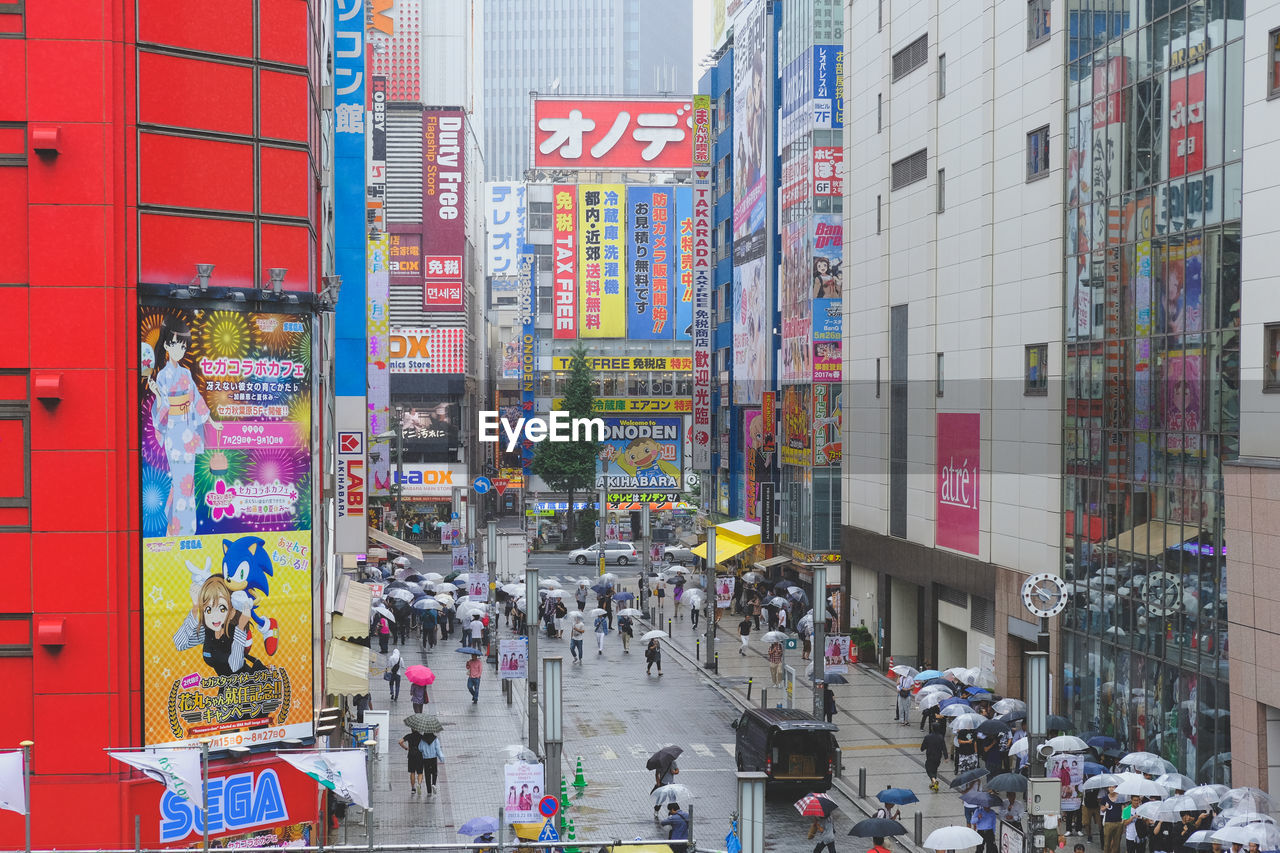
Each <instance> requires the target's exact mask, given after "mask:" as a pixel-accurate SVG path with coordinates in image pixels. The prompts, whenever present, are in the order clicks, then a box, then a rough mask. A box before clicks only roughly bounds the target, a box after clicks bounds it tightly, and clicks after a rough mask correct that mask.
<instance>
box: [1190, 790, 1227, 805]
mask: <svg viewBox="0 0 1280 853" xmlns="http://www.w3.org/2000/svg"><path fill="white" fill-rule="evenodd" d="M1225 787H1226V786H1224V785H1197V786H1196V787H1194V788H1188V789H1187V790H1186V791H1184V792H1183V793H1184V794H1185V795H1186V796H1188V797H1190V798H1191V799H1193V800H1195V801H1196V803H1198V804H1199V806H1200V808H1202V809H1203V808H1208V807H1209V806H1215V805H1217V804H1218V801H1219V800H1221V799H1222V795H1223V794H1225V793H1226V790H1225Z"/></svg>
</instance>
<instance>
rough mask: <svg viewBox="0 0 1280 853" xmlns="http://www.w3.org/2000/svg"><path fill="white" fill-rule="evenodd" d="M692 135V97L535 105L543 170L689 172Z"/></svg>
mask: <svg viewBox="0 0 1280 853" xmlns="http://www.w3.org/2000/svg"><path fill="white" fill-rule="evenodd" d="M692 136H693V106H692V104H690V103H689V100H688V99H687V98H679V99H675V100H670V99H668V100H643V101H637V100H605V99H583V98H569V99H562V98H537V99H536V100H534V102H533V165H534V166H535V167H538V168H542V169H688V168H689V165H690V155H691V153H692V147H691V143H690V139H691V137H692Z"/></svg>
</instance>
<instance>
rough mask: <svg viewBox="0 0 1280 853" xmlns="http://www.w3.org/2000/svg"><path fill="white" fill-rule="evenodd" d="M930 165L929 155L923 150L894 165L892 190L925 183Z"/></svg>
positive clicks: (891, 181)
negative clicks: (925, 175) (918, 182)
mask: <svg viewBox="0 0 1280 853" xmlns="http://www.w3.org/2000/svg"><path fill="white" fill-rule="evenodd" d="M928 163H929V155H928V154H927V153H926V152H925V150H924V149H923V148H922V149H920V150H919V151H917V152H916V153H914V154H911V155H909V156H907V157H903V158H902V159H901V160H899V161H898V162H896V163H894V164H893V174H892V176H891V178H890V185H891V187H892V189H895V190H897V189H901V188H903V187H905V186H907V185H908V184H914V183H915V182H916V181H923V180H924V173H925V169H926V167H927V166H928Z"/></svg>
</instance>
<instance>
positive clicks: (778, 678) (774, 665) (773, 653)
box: [769, 643, 782, 687]
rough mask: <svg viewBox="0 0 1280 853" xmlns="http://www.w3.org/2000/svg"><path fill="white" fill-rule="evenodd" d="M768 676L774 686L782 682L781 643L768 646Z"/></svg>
mask: <svg viewBox="0 0 1280 853" xmlns="http://www.w3.org/2000/svg"><path fill="white" fill-rule="evenodd" d="M769 677H770V678H772V679H773V686H774V687H777V686H778V685H779V684H781V683H782V643H773V644H772V645H770V646H769Z"/></svg>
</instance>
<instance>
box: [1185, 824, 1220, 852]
mask: <svg viewBox="0 0 1280 853" xmlns="http://www.w3.org/2000/svg"><path fill="white" fill-rule="evenodd" d="M1212 834H1213V830H1211V829H1197V830H1196V831H1195V832H1193V833H1191V834H1190V835H1188V836H1187V840H1186V841H1184V842H1182V846H1183V847H1190V848H1191V849H1192V850H1209V849H1211V848H1212V847H1213V839H1212V838H1210V837H1209V836H1211V835H1212Z"/></svg>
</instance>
